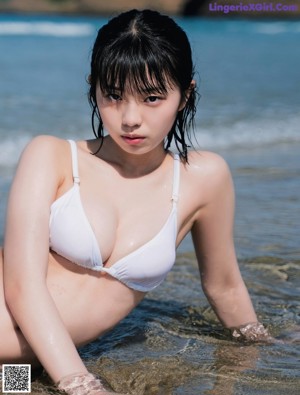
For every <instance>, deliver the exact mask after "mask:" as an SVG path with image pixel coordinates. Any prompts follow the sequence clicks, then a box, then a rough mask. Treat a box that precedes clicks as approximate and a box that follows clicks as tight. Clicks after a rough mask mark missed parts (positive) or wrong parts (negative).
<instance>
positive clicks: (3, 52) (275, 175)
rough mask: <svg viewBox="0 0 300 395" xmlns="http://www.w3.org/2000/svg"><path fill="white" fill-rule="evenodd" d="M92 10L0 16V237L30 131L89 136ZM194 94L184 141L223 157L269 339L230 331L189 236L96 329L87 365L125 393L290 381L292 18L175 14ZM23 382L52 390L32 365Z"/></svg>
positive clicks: (290, 386) (295, 121)
mask: <svg viewBox="0 0 300 395" xmlns="http://www.w3.org/2000/svg"><path fill="white" fill-rule="evenodd" d="M105 22H106V19H105V18H100V17H99V18H86V17H84V18H83V17H76V18H75V17H68V18H66V17H48V16H40V17H36V16H22V15H19V16H12V15H1V16H0V102H1V106H0V152H1V155H0V241H1V243H2V241H3V229H4V217H5V208H6V200H7V194H8V190H9V187H10V183H11V180H12V176H13V173H14V170H15V167H16V164H17V161H18V157H19V155H20V153H21V151H22V149H23V148H24V146H25V145H26V144H27V143H28V141H30V139H31V138H32V137H34V136H36V135H38V134H52V135H56V136H60V137H63V138H74V139H85V138H91V137H92V131H91V125H90V108H89V106H88V102H87V97H86V93H87V89H88V85H87V83H86V78H87V76H88V74H89V59H90V54H91V48H92V44H93V41H94V38H95V36H96V33H97V29H98V28H99V27H100V26H102V25H103V24H104V23H105ZM178 22H179V23H180V24H181V26H182V27H183V28H184V29H185V30H186V32H187V33H188V35H189V37H190V40H191V44H192V47H193V51H194V55H195V64H196V70H195V71H196V80H197V83H198V86H199V91H200V94H201V99H200V101H199V105H198V108H199V109H198V114H197V119H196V133H195V134H196V139H195V140H194V145H195V146H196V147H201V148H202V149H209V150H213V151H215V152H218V153H220V154H221V155H223V156H224V157H225V159H226V160H227V161H228V163H229V165H230V167H231V170H232V174H233V179H234V184H235V189H236V219H235V243H236V248H237V254H238V257H239V261H240V266H241V271H242V274H243V277H244V279H245V281H246V283H247V286H248V288H249V290H250V293H251V296H252V299H253V302H254V305H255V308H256V311H257V313H258V316H259V318H260V320H261V321H263V322H264V323H265V324H266V325H267V326H268V327H269V328H270V330H271V332H272V334H273V335H274V336H276V337H278V338H281V339H284V340H285V342H284V343H282V344H279V343H278V344H272V345H241V344H237V343H234V342H232V341H230V339H229V337H228V335H227V334H226V333H225V332H224V331H223V330H222V327H221V326H220V324H219V323H218V321H217V320H216V318H215V316H214V314H213V312H212V310H211V308H210V307H209V306H208V304H207V301H206V299H205V297H204V295H203V293H202V291H201V286H200V280H199V274H198V268H197V263H196V259H195V256H194V253H193V246H192V242H191V239H190V237H187V238H186V239H185V240H184V242H183V243H182V245H181V246H180V247H179V252H178V258H177V262H176V264H175V266H174V269H173V270H172V272H171V273H170V275H169V276H168V279H167V281H166V282H165V283H164V284H163V285H162V286H161V287H159V289H157V290H155V291H154V292H152V293H151V294H149V295H148V296H147V298H146V299H145V300H144V301H143V302H142V303H141V304H140V306H138V307H137V308H136V309H135V311H134V312H133V313H132V314H131V315H130V316H129V317H127V318H126V319H125V320H124V321H123V322H122V323H121V324H120V325H119V326H117V327H116V328H115V329H114V330H113V331H112V332H111V333H109V334H107V335H106V336H105V337H104V338H102V339H98V340H96V341H95V342H93V343H92V344H90V345H88V346H86V347H84V348H83V349H82V350H81V354H82V356H83V358H84V359H85V361H86V363H87V365H88V366H89V369H90V370H91V371H93V372H95V373H98V374H101V375H102V376H104V378H105V379H106V380H107V381H108V383H110V385H111V386H112V387H113V388H114V389H115V390H118V391H121V392H128V393H131V394H146V395H147V394H186V395H189V394H218V395H219V394H224V395H225V394H226V395H230V394H233V395H237V394H272V395H277V394H278V395H279V394H280V395H282V393H285V394H286V395H287V394H292V395H296V394H298V393H299V388H300V375H299V357H300V352H299V340H300V339H299V299H300V298H299V291H300V289H299V278H300V276H299V262H300V248H299V234H300V225H299V214H300V210H299V191H300V161H299V153H300V151H299V149H300V132H299V124H300V110H299V103H300V93H299V87H300V51H299V49H300V48H299V47H300V44H299V43H300V40H299V38H300V22H299V21H293V22H289V21H281V20H272V21H264V20H259V21H254V20H252V21H247V20H231V19H229V18H225V17H224V18H223V19H218V20H216V19H214V20H209V19H200V18H192V19H184V18H181V19H178ZM33 391H34V392H33V393H36V394H42V393H55V390H53V388H52V387H51V385H50V383H49V382H48V380H47V377H46V376H42V377H39V378H38V379H37V381H36V382H35V383H34V384H33Z"/></svg>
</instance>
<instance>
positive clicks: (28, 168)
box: [0, 10, 268, 394]
mask: <svg viewBox="0 0 300 395" xmlns="http://www.w3.org/2000/svg"><path fill="white" fill-rule="evenodd" d="M193 78H194V70H193V63H192V57H191V49H190V45H189V42H188V39H187V37H186V34H185V33H184V32H183V30H182V29H181V28H180V27H179V26H178V25H177V24H176V23H175V22H174V21H173V20H172V19H170V18H169V17H167V16H162V15H160V14H159V13H157V12H154V11H148V10H146V11H136V10H133V11H129V12H126V13H124V14H121V15H119V16H118V17H116V18H114V19H112V20H111V21H110V22H109V23H108V24H107V25H105V26H103V27H102V28H101V29H100V31H99V34H98V37H97V39H96V42H95V45H94V49H93V53H92V60H91V74H90V77H89V83H90V91H89V99H90V102H91V105H92V109H93V129H94V132H95V135H96V138H95V139H94V140H89V141H78V142H74V141H64V140H61V139H58V138H54V137H50V136H40V137H37V138H35V139H34V140H33V141H32V142H31V143H30V144H29V145H28V146H27V147H26V149H25V150H24V152H23V154H22V157H21V159H20V163H19V165H18V169H17V172H16V175H15V178H14V181H13V184H12V188H11V193H10V197H9V203H8V212H7V224H6V232H5V243H4V249H3V251H2V253H3V259H2V260H1V265H0V268H1V289H0V292H1V293H0V313H1V323H0V361H1V362H2V363H8V362H10V363H14V362H16V363H25V362H27V363H32V364H33V365H37V364H41V365H42V366H43V367H44V368H45V369H46V371H47V372H48V374H49V375H50V377H51V378H52V379H53V380H54V382H56V383H58V386H59V388H60V389H62V390H64V391H66V392H67V393H68V394H91V393H95V394H104V393H107V392H105V389H104V387H103V385H102V383H101V382H100V380H97V379H95V378H94V377H93V376H92V375H91V374H89V373H88V372H87V369H86V367H85V365H84V364H83V362H82V360H81V359H80V357H79V355H78V352H77V349H76V346H80V345H83V344H85V343H87V342H90V341H91V340H93V339H95V338H97V337H99V336H101V335H102V334H103V333H104V332H106V331H108V330H109V329H110V328H112V327H113V326H114V325H116V324H117V323H118V322H119V321H120V320H121V319H122V318H124V317H125V316H126V315H127V314H128V313H129V312H130V311H131V310H132V309H133V308H134V307H135V306H136V305H137V304H138V303H139V302H140V301H141V300H142V299H143V297H144V296H145V294H146V293H147V292H148V291H151V290H152V289H154V288H155V287H157V286H158V285H159V284H160V283H161V282H162V281H163V280H164V278H165V277H166V275H167V274H168V272H169V271H170V269H171V268H172V266H173V264H174V260H175V250H176V247H177V246H178V245H179V243H180V242H181V241H182V239H183V238H184V237H185V235H186V234H187V233H188V232H190V231H191V232H192V237H193V241H194V245H195V252H196V255H197V259H198V262H199V269H200V275H201V280H202V287H203V289H204V292H205V294H206V296H207V298H208V300H209V302H210V304H211V306H212V307H213V309H214V311H215V312H216V314H217V316H218V317H219V319H220V321H221V322H222V324H223V325H224V326H225V327H226V328H231V329H232V332H233V335H234V336H235V337H245V338H246V339H250V340H256V339H266V338H268V333H267V331H266V329H265V328H264V327H263V326H262V324H260V323H259V322H258V321H257V317H256V315H255V312H254V310H253V306H252V303H251V301H250V298H249V295H248V292H247V289H246V287H245V285H244V282H243V280H242V278H241V274H240V271H239V268H238V264H237V261H236V256H235V250H234V245H233V240H232V228H233V215H234V193H233V186H232V180H231V176H230V172H229V170H228V167H227V165H226V163H225V162H224V160H223V159H222V158H220V157H219V156H218V155H216V154H214V153H210V152H202V151H201V152H195V151H194V152H192V151H191V152H188V151H187V143H186V141H187V138H188V135H187V132H188V129H189V127H190V126H191V125H192V122H193V118H194V115H195V106H196V84H195V81H194V79H193ZM96 121H97V122H98V124H96ZM104 129H105V131H106V132H107V133H105V136H104V132H103V130H104ZM172 141H173V142H174V143H175V146H177V149H178V151H179V153H178V154H173V153H171V152H170V151H169V147H170V144H171V143H172ZM2 284H3V286H2ZM92 391H94V392H92Z"/></svg>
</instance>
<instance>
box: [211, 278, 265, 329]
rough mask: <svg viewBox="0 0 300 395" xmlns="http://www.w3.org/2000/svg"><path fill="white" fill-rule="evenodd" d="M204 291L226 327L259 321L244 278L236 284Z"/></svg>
mask: <svg viewBox="0 0 300 395" xmlns="http://www.w3.org/2000/svg"><path fill="white" fill-rule="evenodd" d="M204 292H205V294H206V296H207V299H208V301H209V303H210V304H211V306H212V308H213V310H214V311H215V313H216V315H217V317H218V318H219V320H220V321H221V323H222V324H223V325H224V327H225V328H233V327H239V326H242V325H245V324H247V323H249V322H256V321H257V316H256V313H255V311H254V308H253V304H252V302H251V299H250V296H249V293H248V291H247V288H246V286H245V284H244V282H243V281H242V280H241V281H240V282H239V283H238V284H236V285H235V286H231V287H230V286H224V287H222V288H221V287H220V288H216V287H214V288H209V287H208V288H206V289H204Z"/></svg>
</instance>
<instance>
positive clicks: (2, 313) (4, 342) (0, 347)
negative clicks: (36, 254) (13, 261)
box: [0, 248, 37, 365]
mask: <svg viewBox="0 0 300 395" xmlns="http://www.w3.org/2000/svg"><path fill="white" fill-rule="evenodd" d="M0 317H1V320H0V364H2V363H32V364H33V365H37V359H36V357H35V355H34V353H33V351H32V350H31V348H30V346H29V345H28V343H27V341H26V340H25V338H24V336H23V335H22V332H21V331H20V330H19V328H18V325H17V323H16V321H15V320H14V318H13V317H12V315H11V313H10V311H9V309H8V306H7V304H6V302H5V297H4V285H3V249H2V248H0Z"/></svg>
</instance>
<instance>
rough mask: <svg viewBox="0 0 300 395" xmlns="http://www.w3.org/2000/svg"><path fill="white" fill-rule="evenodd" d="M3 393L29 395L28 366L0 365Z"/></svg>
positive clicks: (29, 370)
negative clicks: (26, 394) (23, 394)
mask: <svg viewBox="0 0 300 395" xmlns="http://www.w3.org/2000/svg"><path fill="white" fill-rule="evenodd" d="M2 392H3V393H8V394H11V393H30V392H31V366H30V365H16V364H15V365H12V364H9V365H8V364H6V365H2Z"/></svg>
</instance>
